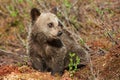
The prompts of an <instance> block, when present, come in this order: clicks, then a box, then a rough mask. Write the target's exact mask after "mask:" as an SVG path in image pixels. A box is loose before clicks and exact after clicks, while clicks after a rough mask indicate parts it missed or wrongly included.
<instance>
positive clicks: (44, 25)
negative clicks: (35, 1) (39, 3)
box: [35, 13, 61, 38]
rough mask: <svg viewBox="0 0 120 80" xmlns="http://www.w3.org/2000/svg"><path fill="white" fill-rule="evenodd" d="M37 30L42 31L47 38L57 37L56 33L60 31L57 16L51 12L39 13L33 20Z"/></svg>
mask: <svg viewBox="0 0 120 80" xmlns="http://www.w3.org/2000/svg"><path fill="white" fill-rule="evenodd" d="M49 24H51V27H49ZM35 25H36V27H37V29H38V31H41V32H43V33H44V34H45V35H46V36H47V37H49V38H58V36H57V34H58V32H59V31H61V27H60V26H58V18H57V16H56V15H54V14H52V13H41V15H40V16H39V17H38V19H37V20H36V22H35Z"/></svg>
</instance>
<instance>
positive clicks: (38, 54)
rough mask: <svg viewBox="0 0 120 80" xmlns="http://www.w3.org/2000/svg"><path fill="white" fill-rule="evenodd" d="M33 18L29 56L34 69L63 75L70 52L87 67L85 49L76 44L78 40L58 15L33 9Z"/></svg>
mask: <svg viewBox="0 0 120 80" xmlns="http://www.w3.org/2000/svg"><path fill="white" fill-rule="evenodd" d="M31 18H32V31H31V34H30V41H29V45H30V51H29V55H30V58H31V62H32V67H33V68H35V69H37V70H39V71H43V72H44V71H50V72H51V74H55V73H59V74H63V72H64V69H65V68H66V67H68V64H69V59H70V56H69V53H70V52H72V53H75V54H76V56H78V57H79V58H80V60H81V62H80V65H85V64H84V63H85V61H86V53H85V51H84V49H83V48H82V47H81V46H80V45H79V44H78V43H77V42H76V39H77V38H75V37H74V35H71V34H72V33H70V32H69V31H68V30H67V29H65V28H63V26H62V24H61V23H60V21H59V20H58V18H57V16H56V15H54V14H52V13H40V12H39V11H38V9H36V8H33V9H32V10H31ZM73 60H74V61H75V60H76V58H74V59H73Z"/></svg>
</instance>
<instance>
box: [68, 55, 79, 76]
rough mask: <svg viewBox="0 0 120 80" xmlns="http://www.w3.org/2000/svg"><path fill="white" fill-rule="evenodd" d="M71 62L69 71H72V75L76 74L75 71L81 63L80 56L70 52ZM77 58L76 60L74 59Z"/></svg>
mask: <svg viewBox="0 0 120 80" xmlns="http://www.w3.org/2000/svg"><path fill="white" fill-rule="evenodd" d="M69 56H70V63H69V65H68V66H69V72H70V77H73V76H74V73H75V72H76V71H77V69H78V68H77V65H78V64H80V58H79V57H78V56H76V55H75V53H70V54H69ZM74 58H75V60H74Z"/></svg>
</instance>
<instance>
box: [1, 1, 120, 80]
mask: <svg viewBox="0 0 120 80" xmlns="http://www.w3.org/2000/svg"><path fill="white" fill-rule="evenodd" d="M66 1H67V0H66ZM68 1H69V2H70V3H74V4H73V5H72V8H70V6H71V4H70V3H68V2H64V0H63V2H62V1H59V0H51V1H46V0H41V1H40V0H31V1H27V0H26V1H25V0H18V1H17V0H1V1H0V80H120V0H89V1H88V0H68ZM64 5H65V6H64ZM26 6H27V7H26ZM44 6H45V7H44ZM57 6H58V7H59V9H58V11H59V10H61V11H60V13H58V14H56V13H55V12H54V11H55V10H56V7H57ZM32 7H38V8H40V9H41V11H46V10H51V9H52V8H54V9H55V10H53V12H54V13H55V14H56V15H57V16H58V17H59V18H60V19H61V21H63V23H65V25H66V26H69V27H70V28H71V27H74V28H75V29H76V30H77V32H78V34H79V35H78V36H80V37H81V40H80V41H81V45H82V46H84V47H85V49H86V50H87V52H88V54H89V55H90V56H88V64H87V66H85V67H83V68H81V69H78V70H77V71H76V72H75V74H74V76H73V77H70V75H69V71H65V73H64V74H63V76H59V75H55V76H51V75H50V72H44V73H43V72H39V71H36V70H34V69H33V68H32V67H31V63H30V61H29V57H28V54H26V44H27V32H28V27H29V24H30V16H29V12H30V9H31V8H32ZM65 7H67V8H65ZM64 9H65V10H64ZM61 12H63V13H61ZM66 13H67V14H68V15H66ZM66 16H67V17H66ZM68 22H69V23H68Z"/></svg>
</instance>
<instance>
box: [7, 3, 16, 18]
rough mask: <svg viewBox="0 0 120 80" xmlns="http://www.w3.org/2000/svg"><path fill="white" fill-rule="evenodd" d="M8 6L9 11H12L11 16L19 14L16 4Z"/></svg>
mask: <svg viewBox="0 0 120 80" xmlns="http://www.w3.org/2000/svg"><path fill="white" fill-rule="evenodd" d="M7 8H8V11H9V13H10V16H12V17H17V15H18V11H17V10H16V9H15V7H14V6H11V5H10V6H8V7H7Z"/></svg>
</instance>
